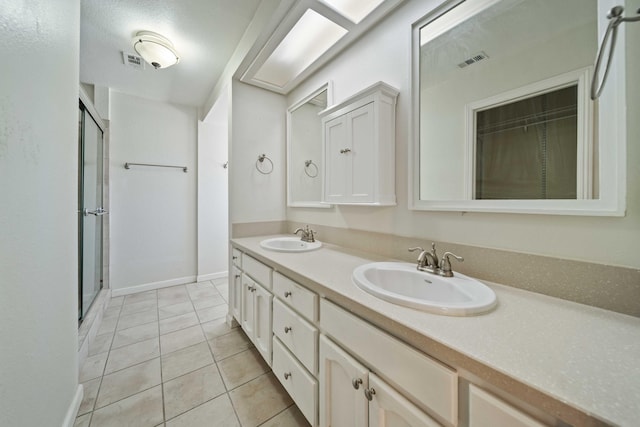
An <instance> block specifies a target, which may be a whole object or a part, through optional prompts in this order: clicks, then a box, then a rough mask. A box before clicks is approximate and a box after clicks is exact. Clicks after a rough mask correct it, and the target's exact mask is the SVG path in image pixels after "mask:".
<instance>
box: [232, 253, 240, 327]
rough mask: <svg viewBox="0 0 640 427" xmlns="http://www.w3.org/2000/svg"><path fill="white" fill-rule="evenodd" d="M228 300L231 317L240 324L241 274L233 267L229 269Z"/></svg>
mask: <svg viewBox="0 0 640 427" xmlns="http://www.w3.org/2000/svg"><path fill="white" fill-rule="evenodd" d="M229 300H230V302H231V315H232V316H233V317H234V318H235V319H236V321H237V322H238V323H240V322H241V321H242V319H241V317H240V312H241V311H242V273H241V272H240V269H238V267H236V266H235V265H234V266H232V267H231V277H230V280H229Z"/></svg>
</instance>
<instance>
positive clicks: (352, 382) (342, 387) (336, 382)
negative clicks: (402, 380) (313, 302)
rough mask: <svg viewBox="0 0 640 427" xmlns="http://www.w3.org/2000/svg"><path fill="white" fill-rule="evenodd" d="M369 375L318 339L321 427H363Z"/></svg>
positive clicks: (352, 359)
mask: <svg viewBox="0 0 640 427" xmlns="http://www.w3.org/2000/svg"><path fill="white" fill-rule="evenodd" d="M368 374H369V371H368V369H367V368H365V367H364V366H363V365H361V364H360V363H358V362H357V361H356V360H355V359H354V358H353V357H351V356H349V355H348V354H347V353H346V352H345V351H344V350H342V349H341V348H340V347H338V346H337V345H336V344H334V343H333V342H331V341H330V340H329V339H328V338H327V337H325V336H324V335H321V336H320V377H319V381H320V426H321V427H344V426H349V427H366V426H367V425H368V422H369V421H368V409H367V407H368V404H369V402H368V401H367V399H366V398H365V397H364V390H365V389H366V388H368V387H369V381H368Z"/></svg>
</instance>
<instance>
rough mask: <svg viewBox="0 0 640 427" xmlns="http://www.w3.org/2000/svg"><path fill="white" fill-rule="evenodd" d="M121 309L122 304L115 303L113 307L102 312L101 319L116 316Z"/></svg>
mask: <svg viewBox="0 0 640 427" xmlns="http://www.w3.org/2000/svg"><path fill="white" fill-rule="evenodd" d="M121 310H122V304H120V305H116V306H113V307H111V306H110V307H109V308H107V309H106V310H105V311H104V313H103V314H102V320H104V319H111V318H113V317H118V316H119V315H120V311H121Z"/></svg>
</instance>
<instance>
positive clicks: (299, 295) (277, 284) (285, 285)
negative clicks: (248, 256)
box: [273, 272, 318, 322]
mask: <svg viewBox="0 0 640 427" xmlns="http://www.w3.org/2000/svg"><path fill="white" fill-rule="evenodd" d="M273 294H274V295H275V296H277V297H278V298H280V299H281V300H282V301H284V302H285V303H286V304H287V305H288V306H289V307H291V308H293V309H294V310H296V311H297V312H298V313H300V314H302V315H303V316H304V317H306V318H307V319H308V320H311V321H312V322H317V321H318V295H317V294H315V293H314V292H311V291H310V290H308V289H306V288H304V287H302V286H300V285H299V284H297V283H296V282H294V281H293V280H291V279H289V278H288V277H286V276H283V275H282V274H280V273H278V272H275V273H273Z"/></svg>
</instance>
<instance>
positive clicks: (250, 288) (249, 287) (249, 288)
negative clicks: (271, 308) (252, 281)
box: [247, 285, 256, 292]
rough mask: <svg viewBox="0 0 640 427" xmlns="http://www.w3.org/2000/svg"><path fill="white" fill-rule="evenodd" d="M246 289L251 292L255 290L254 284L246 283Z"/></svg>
mask: <svg viewBox="0 0 640 427" xmlns="http://www.w3.org/2000/svg"><path fill="white" fill-rule="evenodd" d="M247 289H248V290H250V291H251V292H255V291H256V287H255V286H249V285H247Z"/></svg>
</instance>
